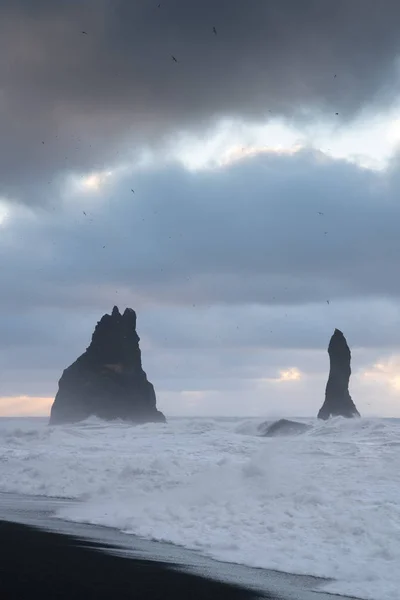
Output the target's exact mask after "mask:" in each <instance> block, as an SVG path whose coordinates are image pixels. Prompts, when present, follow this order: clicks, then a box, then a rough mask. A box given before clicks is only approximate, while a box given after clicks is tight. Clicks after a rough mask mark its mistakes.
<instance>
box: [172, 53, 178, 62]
mask: <svg viewBox="0 0 400 600" xmlns="http://www.w3.org/2000/svg"><path fill="white" fill-rule="evenodd" d="M171 58H172V60H173V61H174V62H178V60H177V59H176V58H175V56H174V55H173V54H171Z"/></svg>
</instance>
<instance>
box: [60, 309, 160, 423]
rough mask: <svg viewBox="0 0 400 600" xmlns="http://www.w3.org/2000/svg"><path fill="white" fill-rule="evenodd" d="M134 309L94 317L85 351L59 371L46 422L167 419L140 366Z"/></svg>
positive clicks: (143, 421) (117, 310)
mask: <svg viewBox="0 0 400 600" xmlns="http://www.w3.org/2000/svg"><path fill="white" fill-rule="evenodd" d="M139 341H140V338H139V336H138V334H137V332H136V313H135V311H134V310H132V309H131V308H127V309H126V310H125V311H124V313H123V314H122V315H121V313H120V311H119V309H118V307H117V306H114V308H113V310H112V312H111V315H110V314H105V315H104V316H103V317H102V318H101V319H100V321H98V323H97V325H96V327H95V330H94V332H93V335H92V340H91V343H90V345H89V346H88V348H87V349H86V351H85V352H84V353H83V354H82V355H81V356H80V357H79V358H78V359H77V360H76V361H75V362H74V363H73V364H72V365H71V366H70V367H68V368H67V369H65V371H64V372H63V374H62V377H61V379H60V381H59V389H58V392H57V395H56V398H55V400H54V403H53V406H52V409H51V417H50V423H51V424H54V423H65V422H74V421H81V420H83V419H86V418H87V417H89V416H92V415H93V416H97V417H99V418H103V419H126V420H130V421H133V422H137V423H145V422H152V421H154V422H156V421H162V422H165V417H164V415H163V414H162V413H161V412H160V411H158V410H157V408H156V395H155V392H154V388H153V385H152V384H151V383H150V382H149V381H148V380H147V376H146V373H145V372H144V371H143V368H142V359H141V352H140V348H139Z"/></svg>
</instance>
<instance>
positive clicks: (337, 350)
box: [318, 329, 360, 420]
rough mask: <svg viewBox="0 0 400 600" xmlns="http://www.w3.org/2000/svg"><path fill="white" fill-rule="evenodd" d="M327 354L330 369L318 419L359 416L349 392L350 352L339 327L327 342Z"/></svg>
mask: <svg viewBox="0 0 400 600" xmlns="http://www.w3.org/2000/svg"><path fill="white" fill-rule="evenodd" d="M328 354H329V360H330V370H329V378H328V383H327V384H326V391H325V402H324V404H323V405H322V407H321V409H320V411H319V413H318V418H319V419H324V420H326V419H329V417H359V416H360V413H359V412H358V410H357V408H356V406H355V404H354V402H353V400H352V399H351V396H350V393H349V381H350V375H351V366H350V362H351V352H350V348H349V347H348V345H347V342H346V338H345V337H344V335H343V333H342V332H341V331H339V329H335V332H334V334H333V336H332V337H331V341H330V342H329V347H328Z"/></svg>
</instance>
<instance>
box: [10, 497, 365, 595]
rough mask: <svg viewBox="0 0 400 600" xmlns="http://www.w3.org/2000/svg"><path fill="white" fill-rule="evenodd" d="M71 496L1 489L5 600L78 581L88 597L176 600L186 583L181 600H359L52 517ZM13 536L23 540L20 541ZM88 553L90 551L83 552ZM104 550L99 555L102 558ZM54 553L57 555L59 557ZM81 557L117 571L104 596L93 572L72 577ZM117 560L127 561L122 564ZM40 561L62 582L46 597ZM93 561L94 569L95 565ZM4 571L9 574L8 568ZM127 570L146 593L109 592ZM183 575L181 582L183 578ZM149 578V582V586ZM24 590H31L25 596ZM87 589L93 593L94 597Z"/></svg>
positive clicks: (308, 581) (317, 584) (305, 580)
mask: <svg viewBox="0 0 400 600" xmlns="http://www.w3.org/2000/svg"><path fill="white" fill-rule="evenodd" d="M71 502H76V501H71V500H68V499H61V498H48V497H42V496H39V497H38V496H21V495H18V494H9V493H0V535H1V539H2V547H3V548H6V549H7V550H6V552H5V561H4V559H3V564H2V566H1V567H0V573H1V577H0V592H3V589H2V586H3V585H5V584H4V581H6V580H7V581H8V583H7V586H8V589H7V594H8V595H7V594H5V593H4V592H3V593H1V594H0V595H1V597H2V598H5V600H7V599H8V598H10V599H11V598H18V599H21V600H23V599H24V598H25V597H26V598H28V597H30V595H31V592H32V591H33V590H34V591H35V592H36V591H37V594H38V597H39V598H41V599H43V600H44V599H45V598H53V597H54V598H64V597H67V596H63V595H60V594H62V593H63V589H64V587H65V586H66V587H68V586H71V585H72V582H73V581H74V582H75V583H74V585H75V589H74V591H73V595H74V597H79V596H77V594H79V592H78V591H77V589H76V586H78V587H79V586H80V587H81V588H84V589H85V590H86V591H85V592H84V594H83V596H84V597H85V598H90V597H96V598H103V597H112V596H113V594H114V597H115V598H116V600H118V599H119V598H121V599H123V598H130V597H135V598H141V597H143V598H145V597H146V598H148V599H149V600H152V599H153V598H155V599H156V598H161V597H162V596H161V595H160V594H161V593H162V594H163V597H164V596H167V597H168V596H169V595H171V598H174V596H176V599H177V600H179V599H180V597H181V596H180V595H179V593H178V591H176V590H179V589H181V587H182V586H183V587H182V589H183V588H184V589H185V590H186V591H185V593H184V595H183V596H182V600H183V598H187V597H189V595H190V596H194V598H199V599H200V598H203V597H204V598H210V599H212V598H214V597H215V598H216V597H217V595H218V598H220V599H221V600H222V599H225V598H226V599H228V598H232V600H236V599H239V598H243V599H247V598H248V599H249V600H250V599H252V598H267V599H270V600H275V599H276V600H333V599H334V598H338V599H341V600H355V599H352V598H349V597H344V596H336V595H333V594H331V593H328V592H324V591H323V589H321V586H323V584H324V583H327V580H323V579H319V578H316V577H312V576H302V575H294V574H290V573H282V572H279V571H269V570H265V569H255V568H251V567H246V566H243V565H237V564H232V563H224V562H219V561H216V560H214V559H211V558H207V557H205V556H203V555H200V554H198V553H196V552H193V551H190V550H186V549H185V548H181V547H177V546H173V545H171V544H166V543H161V542H154V541H150V540H144V539H141V538H138V537H136V536H134V535H127V534H124V533H122V532H120V531H118V530H115V529H112V528H109V527H100V526H97V525H89V524H80V523H74V522H70V521H64V520H61V519H59V518H57V517H56V516H55V512H56V510H57V508H59V507H60V506H61V505H63V504H64V505H65V504H70V503H71ZM16 540H19V541H18V543H17V544H16ZM27 547H29V548H31V551H30V552H28V551H27ZM8 548H11V549H12V552H9V550H8ZM39 548H40V552H39V551H38V549H39ZM89 552H90V553H91V554H90V556H89V555H87V554H86V553H89ZM82 553H83V554H82ZM3 554H4V552H3ZM100 555H101V557H102V558H99V556H100ZM56 556H58V558H57V559H56V558H55V557H56ZM78 556H79V557H81V558H79V560H80V561H81V562H82V561H83V562H82V569H81V571H82V570H83V571H84V569H85V565H86V561H89V562H90V564H92V565H94V567H93V568H94V570H93V571H92V574H93V575H94V574H95V572H96V569H105V571H106V572H107V573H108V572H112V573H113V575H110V576H109V580H107V581H104V582H103V583H102V585H103V586H105V588H104V589H107V590H108V592H107V594H108V595H107V596H99V595H98V592H97V591H95V590H96V589H97V588H96V585H97V584H96V578H95V579H94V581H93V582H92V583H90V577H89V579H88V576H87V575H85V574H84V573H81V574H80V576H81V577H82V576H83V579H82V582H81V583H80V582H79V580H77V579H76V578H75V579H74V577H75V576H74V575H73V573H72V571H73V569H72V565H74V564H76V561H77V560H78V558H77V557H78ZM111 558H112V562H110V563H109V566H107V561H108V560H111ZM118 560H121V561H122V562H121V563H117V562H116V561H118ZM129 561H130V562H129ZM78 562H79V561H78ZM13 563H15V564H18V572H16V571H15V570H13ZM64 563H68V564H69V567H68V564H66V565H65V568H64V566H63V565H64ZM0 564H1V563H0ZM35 564H36V568H37V569H39V570H42V571H43V566H40V565H47V566H46V567H45V572H44V574H43V573H42V579H41V580H42V582H43V581H44V582H45V581H46V577H48V576H49V574H50V576H51V577H50V579H51V582H52V585H58V586H59V588H54V589H56V590H58V589H59V590H60V591H59V592H58V591H54V589H53V591H51V592H49V594H50V595H48V596H46V595H44V592H45V588H43V589H40V588H39V587H35V586H37V585H38V584H37V580H36V578H35V577H36V576H35V568H33V565H35ZM59 564H61V572H60V574H59V575H57V578H56V579H54V576H53V570H54V569H55V570H56V572H57V573H58V572H59V568H58V566H57V565H59ZM96 564H97V565H98V566H97V567H95V565H96ZM51 565H52V568H51ZM129 565H130V566H129ZM142 567H143V577H142ZM7 569H9V572H10V574H8V573H7ZM110 569H111V571H110ZM129 569H131V573H134V578H135V579H136V578H138V577H139V579H140V581H141V583H140V585H142V586H143V587H142V588H141V591H139V588H138V587H136V588H133V591H131V590H130V589H129V588H126V589H122V591H121V592H120V588H118V594H119V595H115V593H114V592H112V585H114V586H118V583H117V582H118V577H119V578H121V577H122V576H124V577H128V575H127V574H128V572H129ZM118 573H119V574H120V575H118ZM151 573H152V575H151ZM46 574H47V575H46ZM68 574H69V575H68ZM117 576H118V577H117ZM21 577H22V580H27V581H28V580H29V585H28V584H27V587H26V588H25V591H24V590H22V591H21V590H20V591H19V595H18V594H14V591H13V588H12V581H14V582H16V581H17V580H18V585H19V580H20V579H21ZM100 577H102V574H101V576H100ZM154 577H157V578H159V577H160V578H161V579H162V581H163V582H164V583H163V588H162V589H161V588H160V589H158V588H154V587H153V586H152V584H151V585H150V584H149V581H150V583H151V581H152V578H154ZM115 578H117V579H116V580H115V581H114V579H115ZM141 578H142V579H141ZM146 578H147V579H146ZM161 579H160V580H161ZM180 581H181V583H179V582H180ZM113 582H114V583H113ZM148 584H149V585H150V588H149V587H147V588H146V586H147V585H148ZM32 586H33V587H32ZM88 586H89V587H88ZM90 586H92V587H90ZM107 586H108V587H107ZM168 586H170V591H169V590H167V589H166V587H168ZM220 586H222V587H220ZM192 587H193V590H192ZM29 589H30V590H31V592H30V594H28V590H29ZM69 589H70V587H69ZM197 589H198V590H202V593H204V595H203V596H199V595H198V596H196V595H195V594H196V593H197V592H195V590H197ZM90 590H91V591H90ZM114 591H115V590H114ZM25 593H26V594H27V595H25V596H24V595H23V594H25ZM46 593H47V592H46ZM71 593H72V592H71ZM90 593H93V594H95V595H94V596H90ZM139 593H140V594H141V593H143V596H140V595H138V594H139ZM180 593H181V592H180ZM10 594H11V595H10ZM12 594H14V595H12ZM21 594H22V595H21ZM121 594H122V595H121ZM123 594H125V595H123ZM126 594H128V595H126ZM132 594H134V595H132ZM238 594H239V595H238ZM83 596H82V597H83Z"/></svg>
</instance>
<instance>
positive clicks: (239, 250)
mask: <svg viewBox="0 0 400 600" xmlns="http://www.w3.org/2000/svg"><path fill="white" fill-rule="evenodd" d="M132 180H134V182H135V190H136V193H135V194H134V195H133V194H132V193H131V191H130V188H131V185H132ZM398 187H399V176H398V174H397V171H396V170H394V169H393V170H389V171H388V172H387V173H385V175H384V176H383V175H382V174H381V173H374V172H371V171H367V170H365V169H360V168H358V167H356V166H355V165H352V164H350V163H346V162H345V161H335V160H332V159H328V158H327V157H324V156H323V155H322V154H320V153H311V152H306V151H304V152H299V153H298V154H296V155H294V156H271V155H262V156H259V157H256V158H252V159H248V160H245V161H242V162H241V163H239V164H235V165H232V166H231V167H230V168H226V169H224V170H222V171H218V170H217V171H207V172H203V173H197V174H193V173H188V172H185V171H184V170H183V169H181V168H177V167H170V168H165V169H162V170H161V171H158V172H157V171H141V172H137V173H135V174H132V175H130V176H129V178H127V179H125V180H122V181H119V182H118V183H117V184H116V187H111V188H110V189H108V190H107V191H106V196H104V197H99V198H97V199H96V200H95V201H94V202H93V200H90V199H89V198H88V197H86V198H85V197H84V196H82V197H80V198H78V199H75V200H74V202H72V201H71V202H70V205H69V206H68V207H66V209H65V211H64V212H63V213H62V214H61V215H59V214H58V213H57V212H51V211H50V212H45V211H42V212H41V213H40V216H38V215H37V216H36V217H35V219H31V218H30V219H28V218H27V219H24V218H23V217H20V218H19V219H16V220H15V222H13V221H12V217H11V219H10V224H9V227H8V228H7V227H6V228H5V229H4V228H3V229H4V230H3V232H2V238H1V240H0V248H1V249H2V250H3V251H2V253H1V254H0V268H1V272H2V281H3V290H4V291H3V294H2V297H1V299H0V305H1V306H3V309H7V308H11V307H15V306H17V305H18V306H19V307H20V308H21V309H22V308H23V307H26V306H31V305H38V306H44V305H47V306H50V307H51V306H53V307H54V306H59V307H62V306H64V307H75V308H77V307H78V306H81V307H85V306H86V307H88V306H90V305H92V306H93V308H94V307H96V306H98V307H99V309H100V307H106V308H107V307H108V306H110V305H111V304H113V303H114V302H125V303H126V304H133V305H134V306H136V307H138V308H139V307H140V306H142V305H146V304H148V303H149V302H150V303H155V304H157V303H160V304H165V303H167V304H171V305H174V304H177V305H182V306H187V305H189V306H190V305H196V306H209V305H211V304H213V303H222V304H246V303H247V304H249V303H260V304H268V305H271V306H274V305H279V304H286V305H296V304H307V303H323V304H324V305H325V304H326V302H327V300H329V301H330V303H334V302H337V301H339V300H346V299H350V298H382V297H392V298H396V297H398V296H399V293H400V283H399V280H398V278H396V277H395V276H394V273H395V272H396V269H397V257H398V256H399V254H400V238H399V236H398V223H399V219H400V205H399V203H398V192H397V190H398ZM84 211H85V212H86V215H84V214H83V212H84ZM319 212H322V213H323V215H319V214H318V213H319ZM325 232H326V233H325ZM32 278H33V282H34V283H33V282H32Z"/></svg>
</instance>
